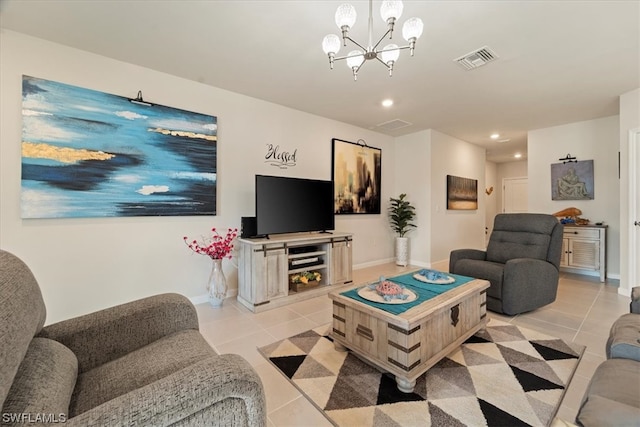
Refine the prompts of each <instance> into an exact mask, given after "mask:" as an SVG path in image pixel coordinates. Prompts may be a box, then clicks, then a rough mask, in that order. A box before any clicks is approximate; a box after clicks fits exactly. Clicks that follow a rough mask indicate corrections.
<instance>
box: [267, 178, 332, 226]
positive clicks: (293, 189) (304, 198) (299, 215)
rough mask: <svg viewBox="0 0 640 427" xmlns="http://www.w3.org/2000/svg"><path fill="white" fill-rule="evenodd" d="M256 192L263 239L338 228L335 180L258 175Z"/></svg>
mask: <svg viewBox="0 0 640 427" xmlns="http://www.w3.org/2000/svg"><path fill="white" fill-rule="evenodd" d="M255 189H256V226H257V234H258V235H259V236H265V235H269V234H279V233H299V232H304V231H328V230H333V229H334V228H335V217H334V213H333V182H332V181H322V180H315V179H302V178H289V177H282V176H269V175H256V188H255Z"/></svg>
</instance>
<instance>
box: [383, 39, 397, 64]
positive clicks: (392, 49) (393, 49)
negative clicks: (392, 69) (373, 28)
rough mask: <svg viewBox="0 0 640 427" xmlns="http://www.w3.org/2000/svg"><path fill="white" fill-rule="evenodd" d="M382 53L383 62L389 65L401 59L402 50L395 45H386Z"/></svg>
mask: <svg viewBox="0 0 640 427" xmlns="http://www.w3.org/2000/svg"><path fill="white" fill-rule="evenodd" d="M380 53H381V55H382V62H384V63H385V64H387V65H388V64H389V62H390V61H393V62H395V61H397V60H398V58H399V57H400V50H399V49H398V45H397V44H393V43H391V44H388V45H386V46H385V47H384V48H383V49H382V52H380Z"/></svg>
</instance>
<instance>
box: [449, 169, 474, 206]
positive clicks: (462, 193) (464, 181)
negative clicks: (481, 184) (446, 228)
mask: <svg viewBox="0 0 640 427" xmlns="http://www.w3.org/2000/svg"><path fill="white" fill-rule="evenodd" d="M447 209H451V210H475V209H478V180H477V179H471V178H461V177H459V176H453V175H447Z"/></svg>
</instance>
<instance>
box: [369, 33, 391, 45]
mask: <svg viewBox="0 0 640 427" xmlns="http://www.w3.org/2000/svg"><path fill="white" fill-rule="evenodd" d="M390 32H391V29H388V30H387V32H386V33H384V34H383V35H382V37H380V40H378V43H376V44H375V46H373V50H376V48H377V47H378V45H380V43H382V40H384V39H386V38H387V34H389V33H390Z"/></svg>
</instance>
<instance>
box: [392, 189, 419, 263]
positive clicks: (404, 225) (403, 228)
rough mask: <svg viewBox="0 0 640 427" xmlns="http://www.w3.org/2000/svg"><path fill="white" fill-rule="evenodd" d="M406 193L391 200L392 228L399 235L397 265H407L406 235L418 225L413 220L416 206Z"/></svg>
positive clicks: (407, 240)
mask: <svg viewBox="0 0 640 427" xmlns="http://www.w3.org/2000/svg"><path fill="white" fill-rule="evenodd" d="M406 197H407V195H406V194H405V193H402V194H400V196H399V197H398V198H397V199H395V198H393V197H391V198H390V199H389V200H390V202H391V204H390V205H389V221H390V222H391V228H393V231H395V232H396V233H397V234H398V236H397V237H396V265H401V266H403V267H406V266H407V264H408V262H409V238H408V237H405V234H407V233H408V232H409V231H410V230H411V229H412V228H415V227H416V225H415V224H414V223H413V222H411V221H413V219H414V218H415V216H416V208H415V207H413V206H412V205H411V203H409V201H408V200H406V199H405V198H406Z"/></svg>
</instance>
